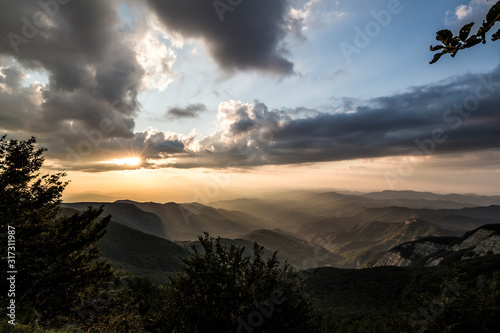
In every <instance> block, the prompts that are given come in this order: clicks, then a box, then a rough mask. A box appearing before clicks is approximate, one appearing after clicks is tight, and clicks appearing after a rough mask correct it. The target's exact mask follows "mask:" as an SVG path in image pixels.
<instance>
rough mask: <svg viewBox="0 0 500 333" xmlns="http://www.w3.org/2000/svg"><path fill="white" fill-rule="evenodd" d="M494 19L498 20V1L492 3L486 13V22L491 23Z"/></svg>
mask: <svg viewBox="0 0 500 333" xmlns="http://www.w3.org/2000/svg"><path fill="white" fill-rule="evenodd" d="M496 21H500V1H498V2H497V3H496V4H494V5H493V6H492V7H491V8H490V11H489V12H488V14H486V22H487V23H488V24H492V23H494V22H496Z"/></svg>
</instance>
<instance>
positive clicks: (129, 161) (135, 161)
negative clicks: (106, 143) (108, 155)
mask: <svg viewBox="0 0 500 333" xmlns="http://www.w3.org/2000/svg"><path fill="white" fill-rule="evenodd" d="M111 163H113V164H116V165H131V166H136V165H139V164H141V159H140V158H139V157H129V158H120V159H118V158H115V159H113V160H111Z"/></svg>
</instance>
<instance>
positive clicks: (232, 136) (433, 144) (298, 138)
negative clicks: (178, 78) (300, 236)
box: [80, 67, 500, 171]
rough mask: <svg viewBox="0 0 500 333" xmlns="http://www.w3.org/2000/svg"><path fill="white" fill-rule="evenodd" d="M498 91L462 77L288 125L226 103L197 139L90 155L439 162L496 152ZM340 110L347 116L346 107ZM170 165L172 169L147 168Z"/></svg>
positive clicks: (243, 163) (124, 142)
mask: <svg viewBox="0 0 500 333" xmlns="http://www.w3.org/2000/svg"><path fill="white" fill-rule="evenodd" d="M480 78H481V79H480ZM488 82H490V83H488ZM499 90H500V67H498V68H497V69H495V70H494V71H493V72H492V73H491V75H480V76H475V75H466V76H463V77H460V78H454V79H453V81H452V82H451V81H450V82H442V83H440V84H436V85H429V86H422V87H415V88H413V89H411V90H410V91H407V92H405V93H401V94H397V95H393V96H387V97H380V98H376V99H372V100H368V101H366V102H365V103H363V104H362V105H360V106H358V107H356V108H355V110H354V112H346V113H332V114H329V113H311V114H312V116H310V117H308V118H293V117H292V115H293V114H294V113H295V112H293V110H277V109H269V108H268V107H267V106H266V105H265V104H263V103H259V102H255V103H254V104H245V103H242V102H239V101H229V102H223V103H221V104H220V105H219V110H218V128H219V130H218V131H217V132H215V133H214V134H212V135H209V136H207V137H205V138H202V139H201V140H198V139H196V137H195V136H194V135H191V136H189V137H186V136H182V135H178V134H175V133H164V132H157V131H152V130H149V131H146V132H144V133H136V134H135V138H134V139H131V140H128V139H119V140H115V141H109V142H106V143H105V144H103V146H102V147H101V148H102V149H100V150H99V153H98V154H97V155H99V156H100V157H101V158H103V157H104V156H109V155H112V154H116V153H118V152H121V153H123V152H124V151H125V152H127V151H128V152H129V153H130V152H135V153H137V152H139V153H140V155H141V156H143V157H144V163H143V164H142V165H141V167H145V168H159V167H160V168H162V167H174V168H193V167H209V168H225V167H233V166H239V167H252V166H260V165H269V164H276V165H279V164H298V163H310V162H323V161H341V160H349V159H358V158H373V157H385V156H398V155H410V154H415V153H417V155H430V154H433V155H434V154H435V155H436V156H440V155H442V156H443V158H444V155H443V154H449V153H455V154H456V153H464V152H479V151H487V150H491V151H493V152H495V151H499V148H500V112H499V111H500V110H499V107H498V106H499V105H500V94H498V93H497V92H498V91H499ZM478 96H479V97H480V98H479V97H478ZM476 101H477V105H476ZM474 106H477V107H474ZM345 110H346V111H347V110H352V103H350V101H349V100H348V105H347V106H346V108H345ZM468 110H470V111H468ZM290 111H292V112H290ZM436 131H437V132H438V135H437V136H436V134H435V133H436ZM433 133H434V134H433ZM416 140H417V141H416ZM124 147H128V148H126V149H124ZM492 156H498V154H493V155H492ZM171 158H175V159H176V163H175V164H173V163H163V164H160V165H158V164H157V163H155V162H151V161H149V162H148V159H155V160H162V159H171ZM80 168H81V169H84V170H87V171H103V170H112V169H124V168H125V169H127V168H130V167H126V166H125V167H123V166H109V165H102V166H99V165H88V166H80Z"/></svg>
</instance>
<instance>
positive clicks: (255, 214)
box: [63, 191, 500, 280]
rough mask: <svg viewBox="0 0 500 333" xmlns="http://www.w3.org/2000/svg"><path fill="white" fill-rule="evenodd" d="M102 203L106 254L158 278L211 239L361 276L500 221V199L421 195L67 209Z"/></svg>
mask: <svg viewBox="0 0 500 333" xmlns="http://www.w3.org/2000/svg"><path fill="white" fill-rule="evenodd" d="M101 205H103V206H104V212H103V216H106V215H112V222H111V223H110V225H109V227H108V231H107V234H106V235H105V237H104V238H103V239H102V240H101V241H100V243H99V246H100V248H101V251H102V253H103V256H104V257H106V258H107V259H109V260H110V261H111V262H112V263H113V264H114V265H115V266H117V267H119V268H121V269H124V270H129V271H132V272H134V273H135V274H138V275H147V276H151V277H153V278H155V279H157V280H164V279H165V278H166V277H167V276H169V275H170V274H172V273H173V272H176V271H178V270H179V269H180V265H181V258H182V257H186V256H189V255H191V254H192V247H193V246H194V247H196V248H198V249H199V248H200V244H199V242H198V240H197V239H198V236H200V235H203V233H205V232H208V233H209V234H210V235H211V236H214V237H221V240H222V242H223V244H226V245H236V246H244V247H245V248H246V252H245V253H246V254H247V255H251V248H252V246H253V243H254V242H257V243H258V244H260V245H262V246H263V247H264V256H265V257H269V256H271V255H272V254H273V253H274V252H275V251H278V257H279V258H281V259H282V260H287V261H288V262H289V263H290V264H292V265H293V266H295V267H296V268H297V269H308V268H314V267H320V266H327V267H328V266H330V267H343V268H360V267H371V266H373V265H382V263H383V262H384V261H383V260H384V259H383V258H387V256H389V255H392V256H393V257H392V258H393V259H391V260H392V262H394V263H398V262H402V261H404V260H403V259H400V260H399V261H398V260H396V259H394V258H395V257H394V255H395V253H396V252H397V251H398V249H399V248H398V246H403V245H401V244H412V242H416V244H419V242H422V240H429V239H430V241H427V242H428V243H425V244H430V243H432V242H434V243H435V244H434V243H433V244H434V245H433V246H431V248H436V249H438V248H439V249H440V248H442V243H443V242H445V240H446V241H451V240H454V239H458V238H459V237H461V236H462V235H463V234H464V233H466V232H467V231H470V230H473V229H477V228H479V227H481V226H483V225H495V224H496V223H500V197H498V196H478V195H474V194H467V195H461V194H448V195H441V194H434V193H428V192H413V191H384V192H374V193H367V194H359V193H355V194H353V193H338V192H332V191H324V192H314V191H291V192H275V193H267V194H264V196H263V197H261V198H241V199H235V200H225V201H218V202H212V203H210V204H209V205H202V204H200V203H182V204H179V203H173V202H169V203H164V204H161V203H153V202H135V201H131V200H119V201H115V202H110V203H99V202H81V203H63V213H64V214H67V215H70V214H72V213H74V212H76V211H82V210H84V209H85V208H86V207H87V206H94V207H98V206H101ZM454 237H455V238H454ZM404 246H406V247H408V246H410V245H404ZM419 246H420V247H421V245H419ZM440 246H441V247H440ZM417 247H418V246H417ZM388 251H389V252H388ZM391 251H392V252H391ZM403 252H404V251H403ZM405 253H406V252H405ZM390 262H391V261H387V262H386V264H388V263H390Z"/></svg>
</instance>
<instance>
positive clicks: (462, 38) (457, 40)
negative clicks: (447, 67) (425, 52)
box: [430, 1, 500, 64]
mask: <svg viewBox="0 0 500 333" xmlns="http://www.w3.org/2000/svg"><path fill="white" fill-rule="evenodd" d="M498 21H500V1H498V2H497V3H496V4H494V5H493V6H492V7H491V8H490V10H489V12H488V14H486V20H483V25H482V26H481V27H479V29H478V31H477V33H476V34H474V35H470V33H471V29H472V27H473V26H474V22H471V23H469V24H466V25H464V26H463V27H462V28H461V29H460V32H459V34H458V35H457V36H453V33H452V32H451V31H450V30H448V29H443V30H439V31H438V32H437V33H436V40H437V41H439V42H441V44H442V45H436V46H432V45H431V51H432V52H435V51H439V50H441V52H439V53H436V54H435V55H434V58H433V59H432V61H431V62H430V63H431V64H433V63H435V62H437V61H438V60H439V59H440V58H441V57H442V56H443V55H444V54H447V53H448V54H450V55H451V56H452V57H455V55H456V54H457V53H458V51H460V50H464V49H467V48H470V47H473V46H475V45H477V44H479V43H483V44H485V43H486V34H487V33H488V32H489V31H490V30H491V28H493V26H494V25H495V23H496V22H498ZM469 35H470V36H469ZM498 39H500V29H499V30H497V31H496V32H495V33H493V35H492V36H491V40H492V41H496V40H498Z"/></svg>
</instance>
